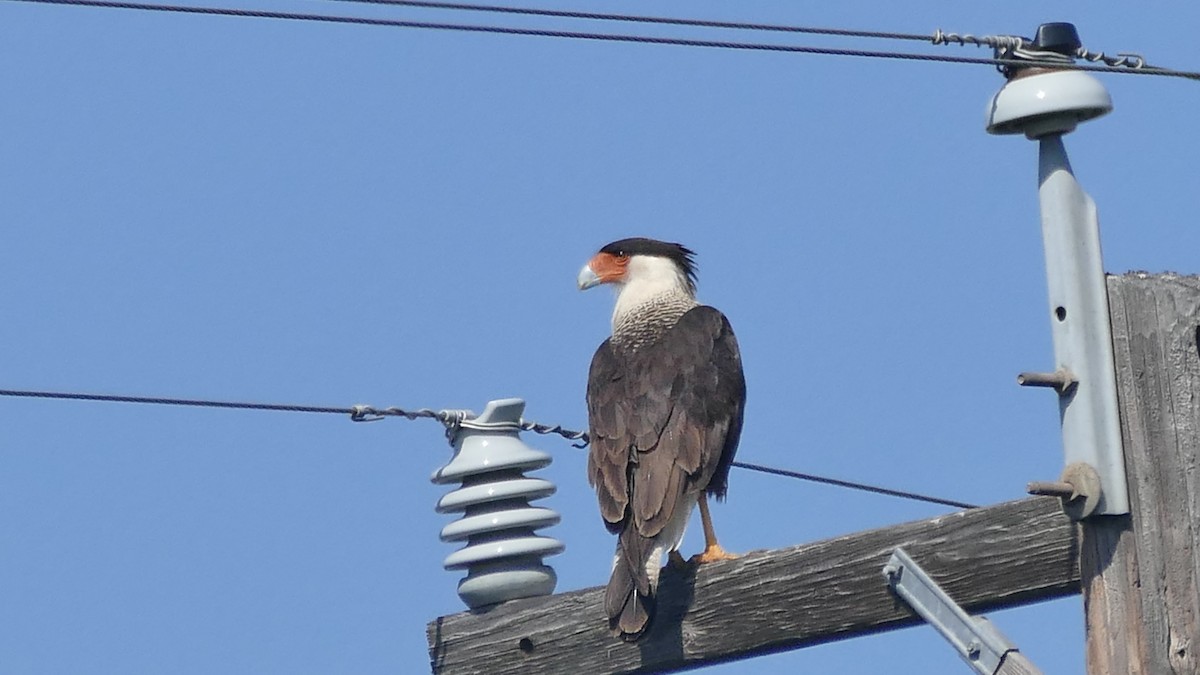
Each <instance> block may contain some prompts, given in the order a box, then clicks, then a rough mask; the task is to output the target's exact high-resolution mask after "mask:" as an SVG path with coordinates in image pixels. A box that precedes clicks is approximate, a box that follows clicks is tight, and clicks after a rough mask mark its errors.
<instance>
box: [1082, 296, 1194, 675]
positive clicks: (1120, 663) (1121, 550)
mask: <svg viewBox="0 0 1200 675" xmlns="http://www.w3.org/2000/svg"><path fill="white" fill-rule="evenodd" d="M1108 293H1109V309H1110V313H1111V315H1112V324H1113V348H1114V356H1115V359H1116V371H1117V393H1118V397H1119V399H1120V405H1121V435H1122V438H1123V442H1124V449H1125V467H1126V474H1127V477H1128V480H1129V493H1130V494H1129V498H1130V505H1131V509H1132V513H1131V515H1129V516H1122V517H1113V518H1105V519H1101V520H1099V521H1098V522H1095V523H1090V522H1089V523H1087V524H1086V525H1085V526H1084V528H1083V546H1082V558H1083V561H1082V564H1083V583H1084V593H1085V609H1086V616H1087V626H1088V649H1087V661H1088V672H1089V673H1093V674H1094V675H1099V674H1101V673H1104V674H1107V673H1145V674H1146V675H1166V674H1168V673H1177V674H1179V675H1194V674H1195V673H1198V672H1200V657H1198V656H1197V651H1198V650H1200V505H1198V501H1200V490H1198V489H1197V488H1198V485H1197V482H1198V481H1200V475H1198V473H1197V469H1198V468H1200V467H1198V463H1197V453H1198V452H1200V351H1198V347H1197V338H1198V337H1200V278H1198V277H1194V276H1193V277H1185V276H1178V275H1174V274H1162V275H1148V274H1142V273H1135V274H1127V275H1124V276H1119V277H1109V279H1108Z"/></svg>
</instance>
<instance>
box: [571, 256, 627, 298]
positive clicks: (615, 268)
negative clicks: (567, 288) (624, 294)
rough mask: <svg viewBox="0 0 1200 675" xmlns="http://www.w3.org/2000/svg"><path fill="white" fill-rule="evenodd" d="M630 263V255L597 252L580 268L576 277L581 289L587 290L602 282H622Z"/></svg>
mask: <svg viewBox="0 0 1200 675" xmlns="http://www.w3.org/2000/svg"><path fill="white" fill-rule="evenodd" d="M628 264H629V257H628V256H626V255H624V254H619V255H613V254H612V253H603V252H601V253H597V254H596V255H595V256H593V257H592V259H591V260H589V261H588V264H586V265H584V266H583V269H581V270H579V278H578V279H576V282H577V283H578V284H579V290H581V291H586V290H587V289H589V288H591V287H592V286H599V285H600V284H608V283H621V282H622V281H624V280H625V267H626V265H628Z"/></svg>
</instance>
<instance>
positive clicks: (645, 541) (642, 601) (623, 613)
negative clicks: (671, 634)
mask: <svg viewBox="0 0 1200 675" xmlns="http://www.w3.org/2000/svg"><path fill="white" fill-rule="evenodd" d="M653 554H654V540H653V539H650V538H648V537H643V536H641V535H640V534H638V533H637V532H636V529H635V528H634V527H633V525H632V524H629V525H627V526H626V528H625V529H624V530H623V531H622V532H621V535H620V537H619V538H618V539H617V553H616V564H615V565H614V566H613V573H612V577H611V578H610V579H609V580H608V588H607V589H606V590H605V592H604V611H605V613H606V614H608V627H609V629H610V630H612V632H613V633H614V634H616V635H618V636H620V637H621V639H623V640H626V641H629V642H632V641H634V640H637V639H638V638H640V637H641V636H642V634H643V633H644V632H645V631H646V629H647V628H648V627H649V626H650V620H651V619H652V618H654V600H655V592H656V591H657V585H658V584H657V582H658V579H651V578H650V574H649V572H648V571H647V569H646V568H647V563H648V560H649V558H650V556H651V555H653ZM658 563H659V561H655V563H654V565H655V566H657V565H658Z"/></svg>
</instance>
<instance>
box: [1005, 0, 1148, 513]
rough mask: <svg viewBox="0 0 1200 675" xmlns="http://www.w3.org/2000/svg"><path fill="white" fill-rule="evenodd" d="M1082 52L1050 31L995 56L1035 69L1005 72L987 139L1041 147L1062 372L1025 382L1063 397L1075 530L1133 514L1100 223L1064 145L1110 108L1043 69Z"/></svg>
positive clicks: (1071, 33)
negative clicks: (1000, 137)
mask: <svg viewBox="0 0 1200 675" xmlns="http://www.w3.org/2000/svg"><path fill="white" fill-rule="evenodd" d="M1080 45H1081V42H1080V40H1079V35H1078V33H1077V32H1076V30H1075V26H1073V25H1072V24H1069V23H1050V24H1043V25H1042V26H1040V27H1039V28H1038V31H1037V35H1036V37H1034V39H1033V40H1027V39H1024V38H1022V39H1014V40H1012V41H1010V42H1007V43H1005V44H1004V45H1002V46H1000V47H998V48H997V57H1000V58H1005V59H1011V60H1021V59H1031V60H1036V61H1038V65H1030V66H1020V65H1017V66H1006V67H1005V68H1004V69H1003V71H1002V72H1004V75H1005V76H1006V78H1007V80H1008V81H1007V82H1006V83H1005V85H1004V86H1003V87H1002V88H1001V89H1000V91H999V92H997V93H996V95H995V96H993V97H992V100H991V102H990V104H989V105H988V111H987V130H988V132H989V133H992V134H1024V135H1025V136H1026V137H1027V138H1029V139H1031V140H1037V141H1038V144H1039V164H1038V200H1039V202H1040V205H1041V216H1042V242H1043V245H1044V247H1045V253H1046V278H1047V286H1048V289H1049V296H1050V313H1049V319H1050V325H1051V333H1052V336H1053V338H1054V360H1055V367H1054V370H1053V372H1046V373H1036V372H1031V373H1023V374H1022V376H1021V378H1019V380H1018V381H1019V382H1020V383H1021V384H1023V385H1027V386H1032V385H1038V386H1051V385H1052V386H1053V387H1054V389H1055V390H1056V392H1057V393H1058V404H1059V417H1060V420H1061V423H1062V437H1063V454H1064V457H1065V462H1064V466H1065V468H1064V473H1063V476H1062V479H1061V480H1060V481H1059V483H1060V484H1061V485H1062V486H1063V490H1062V491H1063V494H1064V496H1063V504H1064V509H1065V510H1066V512H1067V515H1069V516H1071V517H1072V518H1075V519H1076V520H1078V519H1082V518H1086V517H1089V516H1092V515H1120V514H1124V513H1129V492H1128V487H1127V484H1126V478H1125V460H1124V453H1123V450H1122V444H1121V429H1120V417H1119V412H1118V407H1117V385H1116V371H1115V366H1114V362H1113V345H1112V326H1111V324H1110V320H1109V310H1108V287H1107V282H1106V280H1105V275H1104V263H1103V259H1102V257H1101V253H1100V222H1099V218H1098V216H1097V213H1096V204H1095V202H1093V201H1092V199H1091V197H1089V196H1088V194H1087V193H1086V192H1084V190H1083V187H1082V186H1081V185H1080V184H1079V182H1078V180H1076V178H1075V174H1074V172H1073V171H1072V169H1071V163H1070V161H1069V160H1068V158H1067V151H1066V148H1065V147H1064V146H1063V142H1062V137H1063V135H1064V134H1067V133H1070V132H1071V131H1074V130H1075V127H1076V126H1077V125H1078V124H1079V123H1080V122H1085V121H1088V120H1092V119H1095V118H1097V117H1101V116H1103V115H1105V114H1107V113H1109V112H1110V111H1111V110H1112V107H1113V106H1112V99H1111V98H1110V97H1109V95H1108V90H1107V89H1105V88H1104V85H1103V84H1102V83H1101V82H1100V81H1099V80H1097V79H1096V78H1094V77H1092V76H1091V75H1089V74H1087V73H1084V72H1081V71H1078V70H1066V69H1062V70H1060V69H1055V68H1053V67H1051V66H1046V65H1044V64H1045V63H1046V62H1048V61H1060V62H1062V63H1063V64H1064V65H1070V64H1072V63H1074V56H1075V54H1076V53H1077V52H1078V50H1079V47H1080ZM1067 487H1069V488H1070V489H1069V490H1067V489H1066V488H1067Z"/></svg>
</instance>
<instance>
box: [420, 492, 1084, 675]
mask: <svg viewBox="0 0 1200 675" xmlns="http://www.w3.org/2000/svg"><path fill="white" fill-rule="evenodd" d="M1077 542H1078V537H1077V528H1076V526H1075V525H1074V524H1073V523H1072V522H1071V521H1070V520H1069V519H1068V518H1067V517H1066V516H1065V515H1063V513H1062V510H1061V507H1060V505H1059V502H1058V500H1056V499H1051V498H1032V499H1025V500H1022V501H1017V502H1009V503H1005V504H999V505H996V506H991V507H987V508H980V509H973V510H970V511H962V512H959V513H953V514H950V515H946V516H940V517H938V518H933V519H931V520H925V521H918V522H912V523H906V524H903V525H896V526H892V527H887V528H883V529H879V530H872V531H869V532H860V533H856V534H851V535H847V536H844V537H838V538H836V539H829V540H826V541H820V542H815V543H811V544H804V545H801V546H794V547H791V548H786V549H779V550H774V551H756V552H753V553H750V554H747V555H746V556H744V557H742V558H739V559H737V560H731V561H727V562H719V563H711V564H709V565H703V566H701V567H699V568H698V569H697V568H689V570H688V571H686V572H682V573H681V572H677V571H675V570H673V569H671V568H669V567H668V568H666V569H664V571H663V577H662V583H661V585H660V586H659V604H658V611H657V615H656V617H655V622H654V624H653V625H652V627H651V630H650V632H649V633H648V634H647V635H646V636H645V637H643V638H642V639H641V640H639V641H638V642H636V643H626V642H622V641H620V640H618V639H616V638H614V637H613V636H612V635H610V634H609V632H608V625H607V622H606V621H605V620H604V611H603V604H602V603H603V597H604V589H603V588H600V587H598V588H589V589H585V590H581V591H574V592H571V593H562V594H559V595H552V596H545V597H540V598H528V599H525V600H514V601H512V602H507V603H504V604H502V605H498V606H496V607H494V608H492V609H491V610H490V611H485V612H463V613H461V614H455V615H452V616H446V617H441V618H439V619H437V620H435V621H433V622H432V623H430V624H429V628H428V638H429V651H430V657H431V659H432V666H433V671H434V672H435V673H440V674H446V675H449V674H452V673H492V674H497V675H502V674H504V673H512V674H514V675H539V674H542V673H546V674H549V673H564V672H580V673H583V672H586V673H637V672H664V671H671V670H679V669H683V668H694V667H696V666H699V665H703V664H706V663H715V662H719V661H728V660H731V659H741V658H749V657H753V656H759V655H762V654H767V653H770V652H776V651H782V650H786V649H795V648H798V647H804V646H808V645H814V644H819V643H822V642H829V641H831V640H839V639H844V638H848V637H854V636H859V635H866V634H869V633H876V632H879V631H884V630H890V629H895V628H902V627H905V626H911V625H914V624H916V623H918V622H919V621H920V620H919V619H918V618H917V617H916V616H915V615H914V614H913V612H912V611H911V610H910V609H909V608H908V606H907V605H906V604H904V603H903V602H901V601H900V600H898V599H897V598H896V597H895V596H893V595H892V594H891V593H890V592H889V591H888V585H887V582H886V580H885V578H884V576H883V574H882V570H883V565H884V564H885V563H886V562H887V560H888V557H889V556H890V555H891V553H892V551H893V550H895V549H896V548H897V547H901V546H902V547H903V548H904V549H905V550H906V551H908V552H909V554H910V555H912V557H913V558H914V559H915V560H917V561H918V562H919V563H920V564H921V565H922V567H923V568H924V569H925V570H926V572H927V573H928V574H929V575H930V576H931V577H933V578H934V579H935V580H936V581H937V582H938V583H939V584H940V585H941V586H942V588H943V589H944V590H945V591H946V592H947V593H949V594H950V595H951V596H952V597H953V598H954V600H955V601H956V602H957V603H958V604H960V605H961V606H962V607H964V608H965V609H967V610H970V611H981V610H986V609H989V608H999V607H1009V606H1014V605H1020V604H1026V603H1030V602H1037V601H1041V600H1048V599H1051V598H1058V597H1063V596H1066V595H1072V594H1075V593H1078V592H1079V566H1078V544H1077ZM947 649H949V647H947ZM1014 654H1015V653H1014ZM1008 661H1009V666H1008V667H1009V670H1005V671H1003V672H1005V673H1021V672H1029V671H1022V670H1020V669H1017V667H1018V666H1019V665H1020V664H1021V663H1022V660H1021V659H1020V658H1019V657H1018V656H1015V655H1014V656H1013V657H1012V658H1011V659H1008Z"/></svg>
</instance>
